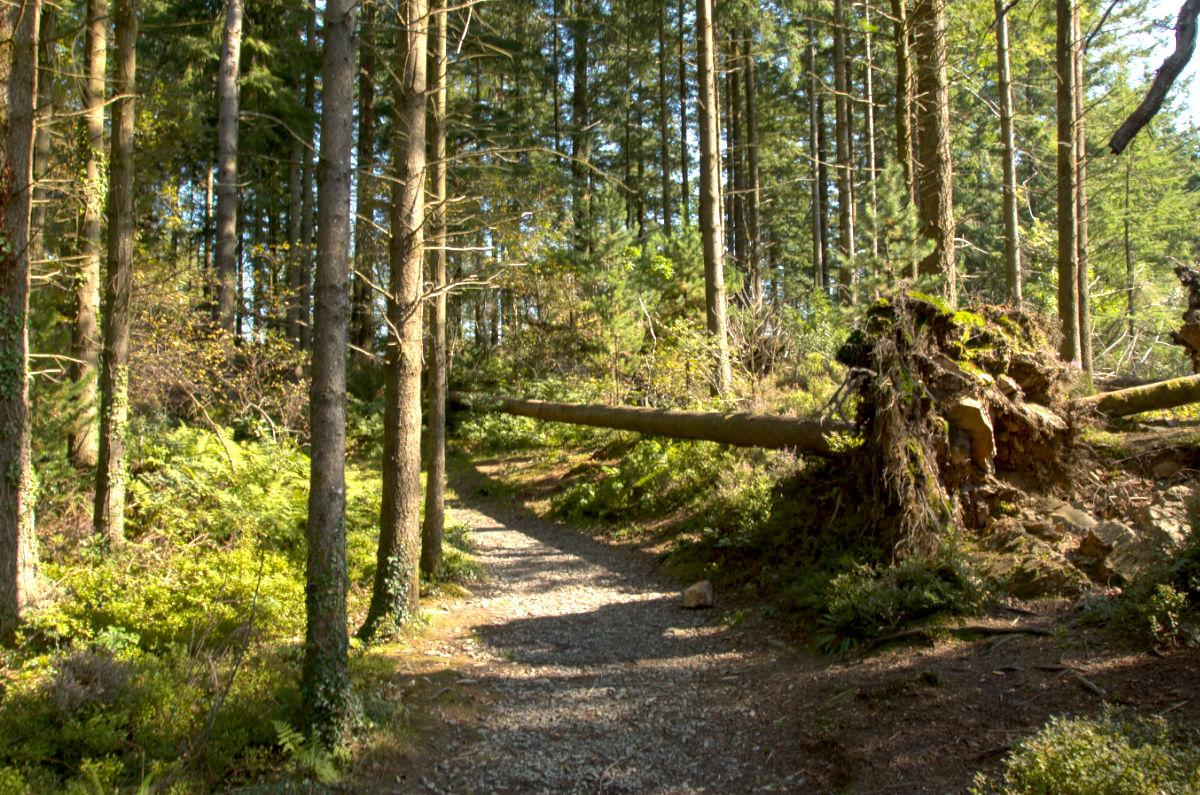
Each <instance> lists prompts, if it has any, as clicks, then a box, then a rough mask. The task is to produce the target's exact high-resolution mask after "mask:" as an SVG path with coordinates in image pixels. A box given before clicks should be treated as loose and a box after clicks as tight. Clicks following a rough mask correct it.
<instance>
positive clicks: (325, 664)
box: [301, 0, 357, 745]
mask: <svg viewBox="0 0 1200 795" xmlns="http://www.w3.org/2000/svg"><path fill="white" fill-rule="evenodd" d="M356 8H357V3H356V2H354V0H326V3H325V26H324V27H325V30H324V34H325V35H324V38H325V51H324V55H323V57H322V78H321V85H322V91H321V95H322V96H321V153H320V157H321V169H320V171H319V173H318V175H317V182H318V186H317V191H318V199H317V212H318V213H319V214H320V219H319V222H318V226H317V228H318V239H317V271H316V280H315V284H314V286H315V289H314V293H315V296H314V297H315V299H316V300H315V307H314V308H315V312H314V317H313V324H314V326H315V328H314V332H315V333H314V334H313V335H312V340H313V359H312V372H313V377H312V388H311V389H312V391H311V393H310V401H311V413H312V463H311V470H310V476H309V494H308V561H307V569H306V577H305V587H304V603H305V608H306V611H307V625H306V630H305V636H304V671H303V674H302V677H301V692H302V693H303V697H304V714H305V716H306V717H307V719H308V723H309V727H310V728H311V730H313V731H314V732H316V733H317V734H318V736H320V737H321V739H322V740H323V741H324V742H325V743H326V744H327V745H339V744H341V743H342V742H343V741H344V740H345V739H347V738H348V735H349V732H350V730H351V729H352V728H353V725H354V723H355V720H356V718H357V704H356V697H355V695H354V689H353V686H352V685H351V684H350V672H349V647H350V644H349V639H348V638H347V635H346V589H347V579H346V474H345V457H346V348H347V337H348V332H347V325H348V321H349V314H350V308H349V306H348V304H349V293H350V289H349V288H350V284H349V282H350V274H349V270H350V263H349V259H350V177H351V169H350V151H351V146H352V145H353V129H352V128H353V116H354V28H355V9H356Z"/></svg>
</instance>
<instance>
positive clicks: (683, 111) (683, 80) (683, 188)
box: [679, 0, 692, 227]
mask: <svg viewBox="0 0 1200 795" xmlns="http://www.w3.org/2000/svg"><path fill="white" fill-rule="evenodd" d="M685 5H686V0H679V225H680V226H683V227H687V226H689V225H690V224H691V221H692V209H691V200H692V196H691V193H692V191H691V188H689V187H688V172H689V171H690V170H691V164H690V163H689V158H688V140H687V133H688V114H687V99H688V96H687V95H688V91H687V87H688V80H687V58H686V57H685V56H684V49H685V40H686V39H687V36H686V35H685V31H686V28H685V27H684V24H683V11H684V6H685Z"/></svg>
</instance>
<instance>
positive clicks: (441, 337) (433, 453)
mask: <svg viewBox="0 0 1200 795" xmlns="http://www.w3.org/2000/svg"><path fill="white" fill-rule="evenodd" d="M446 13H447V11H446V0H436V2H435V8H434V11H433V25H434V28H433V35H431V36H430V44H431V45H432V47H433V53H432V55H433V57H432V58H431V59H430V63H432V64H433V74H432V78H433V79H432V84H433V85H432V90H433V107H432V111H433V112H432V113H431V114H430V117H429V120H430V134H431V136H432V142H431V147H430V151H431V152H432V154H433V163H432V169H433V174H432V179H431V183H432V184H431V187H432V191H431V192H430V193H431V196H432V198H433V202H434V204H433V207H432V208H431V209H432V213H431V219H430V221H431V222H430V232H431V233H432V237H433V249H432V251H430V271H431V272H432V273H431V275H432V276H433V289H434V291H435V295H434V297H433V300H432V301H430V302H429V308H430V314H429V373H428V383H429V417H428V418H427V425H428V440H429V441H428V453H427V455H426V460H427V461H428V464H427V466H426V476H425V519H424V523H423V524H422V525H421V572H422V573H423V574H425V575H427V576H429V577H434V578H437V577H440V576H441V575H442V533H443V530H444V526H445V519H446V507H445V501H446V391H447V389H448V375H449V374H448V372H447V356H446V293H445V290H446V198H447V197H446V94H447V92H448V90H449V87H448V86H447V83H446V68H447V63H446Z"/></svg>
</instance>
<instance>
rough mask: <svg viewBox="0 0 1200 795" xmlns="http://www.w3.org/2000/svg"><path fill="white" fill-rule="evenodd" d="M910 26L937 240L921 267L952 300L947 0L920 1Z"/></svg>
mask: <svg viewBox="0 0 1200 795" xmlns="http://www.w3.org/2000/svg"><path fill="white" fill-rule="evenodd" d="M912 25H913V32H914V40H915V49H916V54H917V95H918V103H917V107H918V116H917V138H918V147H917V148H918V151H919V162H918V163H917V179H916V181H917V192H918V194H919V195H920V215H921V224H922V227H921V232H922V234H923V235H925V237H927V238H929V239H930V240H932V241H933V243H934V248H933V251H931V252H930V253H929V254H928V255H927V256H926V257H925V258H924V259H923V260H921V263H920V266H919V271H920V272H921V273H926V274H934V275H937V276H940V277H941V278H942V279H943V280H944V282H943V286H942V292H943V293H944V294H945V296H946V299H947V301H948V302H949V303H950V304H951V305H954V304H955V302H956V301H957V298H958V272H957V268H956V265H955V252H954V232H955V227H954V185H953V181H952V175H953V169H952V166H951V162H950V92H949V86H948V83H947V78H946V2H945V0H918V1H917V4H916V5H915V6H914V8H913V16H912Z"/></svg>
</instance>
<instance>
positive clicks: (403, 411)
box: [358, 0, 428, 640]
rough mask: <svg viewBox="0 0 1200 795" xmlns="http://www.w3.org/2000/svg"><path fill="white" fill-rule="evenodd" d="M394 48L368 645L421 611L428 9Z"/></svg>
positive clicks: (414, 17)
mask: <svg viewBox="0 0 1200 795" xmlns="http://www.w3.org/2000/svg"><path fill="white" fill-rule="evenodd" d="M400 15H401V16H400V19H399V20H398V22H399V24H400V34H399V36H400V42H401V44H402V46H399V47H397V48H396V50H397V57H396V62H395V70H396V71H395V73H396V75H397V77H398V78H399V80H400V84H399V85H398V86H397V92H396V108H397V124H396V131H395V150H394V151H395V154H394V156H393V163H394V164H395V168H396V181H395V182H394V183H393V188H392V217H391V227H392V244H391V257H390V259H391V278H390V281H389V287H388V292H389V295H388V329H389V332H388V345H387V362H386V365H385V368H386V375H385V385H384V414H383V434H384V438H383V445H384V447H383V496H382V500H381V505H380V520H379V524H380V528H379V554H378V557H377V565H376V569H375V585H374V590H373V592H372V594H371V605H370V607H369V608H368V611H367V618H366V621H364V622H363V626H362V628H361V629H360V630H359V631H358V635H359V637H360V638H362V639H363V640H370V639H372V638H374V637H376V636H377V635H379V634H382V633H387V632H390V631H392V630H394V629H395V628H397V627H399V626H400V625H402V624H404V623H405V622H407V621H408V620H410V619H412V618H414V617H415V616H416V614H417V606H418V595H419V590H418V579H417V575H418V566H419V563H420V561H419V556H420V540H421V524H420V501H421V480H420V476H421V259H422V256H423V253H424V239H423V237H422V234H423V231H422V230H423V226H424V222H425V203H424V187H425V105H426V101H425V90H426V87H425V74H426V31H427V29H428V8H427V6H426V4H425V0H407V2H406V3H404V4H403V6H401V11H400Z"/></svg>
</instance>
